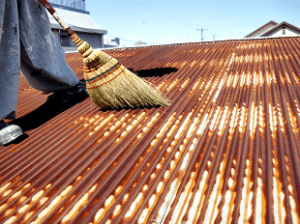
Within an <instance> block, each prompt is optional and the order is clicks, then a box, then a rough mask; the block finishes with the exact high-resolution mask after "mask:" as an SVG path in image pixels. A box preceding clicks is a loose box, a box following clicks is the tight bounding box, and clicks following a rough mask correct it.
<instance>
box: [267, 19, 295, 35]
mask: <svg viewBox="0 0 300 224" xmlns="http://www.w3.org/2000/svg"><path fill="white" fill-rule="evenodd" d="M283 25H285V26H288V27H290V28H292V29H294V30H297V31H298V32H300V28H298V27H296V26H294V25H292V24H290V23H288V22H285V21H283V22H282V23H280V24H277V25H276V26H275V27H273V28H272V29H270V30H268V31H266V32H265V33H263V34H262V35H261V36H262V37H263V36H266V35H268V34H270V33H272V32H273V31H275V30H276V29H278V28H279V27H281V26H283Z"/></svg>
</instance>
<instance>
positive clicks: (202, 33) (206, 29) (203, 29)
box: [197, 29, 208, 41]
mask: <svg viewBox="0 0 300 224" xmlns="http://www.w3.org/2000/svg"><path fill="white" fill-rule="evenodd" d="M203 30H208V29H197V31H201V41H203Z"/></svg>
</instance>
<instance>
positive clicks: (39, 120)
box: [10, 94, 88, 144]
mask: <svg viewBox="0 0 300 224" xmlns="http://www.w3.org/2000/svg"><path fill="white" fill-rule="evenodd" d="M87 97H88V95H87V94H85V95H79V96H78V95H74V96H69V95H66V94H62V95H55V94H51V95H50V96H48V99H47V101H46V102H45V103H44V104H42V105H41V106H40V107H38V108H37V109H35V110H34V111H32V112H30V113H29V114H27V115H25V116H23V117H21V118H18V119H16V120H13V121H11V122H10V124H16V125H19V126H20V127H21V128H22V130H23V132H24V134H23V135H22V136H20V137H19V138H17V139H16V140H14V141H13V142H11V143H10V144H18V143H20V142H22V141H24V140H25V139H26V138H28V135H27V134H26V133H25V132H27V131H29V130H32V129H35V128H37V127H39V126H41V125H43V124H44V123H46V122H47V121H49V120H51V119H52V118H54V117H55V116H57V115H58V114H60V113H62V112H64V111H66V110H68V109H69V108H71V107H72V106H74V105H76V104H77V103H80V102H82V101H83V100H85V99H86V98H87Z"/></svg>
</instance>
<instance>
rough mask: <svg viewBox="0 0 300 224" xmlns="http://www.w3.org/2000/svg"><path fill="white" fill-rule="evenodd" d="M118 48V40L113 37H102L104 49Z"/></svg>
mask: <svg viewBox="0 0 300 224" xmlns="http://www.w3.org/2000/svg"><path fill="white" fill-rule="evenodd" d="M119 46H120V38H118V37H115V38H112V37H107V36H104V45H103V47H104V48H112V47H119Z"/></svg>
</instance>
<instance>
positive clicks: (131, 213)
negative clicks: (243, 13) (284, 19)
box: [0, 37, 300, 224]
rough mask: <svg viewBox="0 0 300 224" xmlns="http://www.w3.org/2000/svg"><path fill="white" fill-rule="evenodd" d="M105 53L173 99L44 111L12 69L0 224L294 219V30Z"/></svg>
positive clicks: (299, 95)
mask: <svg viewBox="0 0 300 224" xmlns="http://www.w3.org/2000/svg"><path fill="white" fill-rule="evenodd" d="M107 53H109V54H110V55H112V56H113V57H115V58H117V59H118V60H119V61H120V62H121V63H122V64H124V65H125V66H126V67H127V68H130V69H133V71H135V72H137V73H138V74H139V75H141V76H144V77H145V79H147V80H148V81H149V82H152V83H154V84H155V85H156V86H157V87H158V88H159V89H160V90H161V91H162V92H163V93H164V94H165V95H166V96H167V97H169V98H170V99H171V100H172V104H171V106H169V107H167V108H152V109H136V110H121V111H115V110H111V111H101V110H99V108H97V107H95V106H94V105H93V104H92V103H91V101H90V99H89V98H87V99H85V100H83V101H81V102H79V103H77V104H74V105H73V106H69V107H67V108H62V107H59V108H58V110H59V111H60V112H61V113H58V114H55V115H53V116H50V115H51V114H49V113H48V114H47V113H46V114H47V116H46V115H45V116H43V115H42V114H38V113H36V112H35V111H43V110H41V108H43V103H45V102H46V100H47V97H48V95H43V94H41V93H40V92H38V91H36V90H33V89H31V88H29V87H28V84H26V82H25V81H24V79H23V78H21V81H20V95H19V106H18V119H17V121H16V122H21V123H20V124H22V125H24V127H26V128H25V130H26V134H27V135H28V136H27V138H25V139H23V141H19V142H16V143H14V144H11V145H9V146H5V147H1V148H0V223H5V224H8V223H34V224H35V223H83V224H88V223H105V224H118V223H130V224H132V223H149V224H150V223H157V224H158V223H174V224H177V223H185V224H187V223H189V224H190V223H206V224H210V223H262V224H268V223H276V224H280V223H294V224H296V223H300V219H299V216H300V163H299V159H300V156H299V150H300V147H299V145H300V142H299V140H300V135H299V127H300V102H299V101H300V89H299V81H300V39H298V38H297V37H294V38H277V39H276V38H275V39H253V40H230V41H223V42H222V41H220V42H209V43H190V44H177V45H175V44H174V45H165V46H150V47H143V48H127V49H117V50H109V51H107ZM67 60H68V62H69V64H70V66H71V67H72V68H73V70H74V71H75V72H76V73H77V74H78V76H79V77H80V78H83V74H82V68H81V66H82V62H81V56H80V55H79V54H69V55H67ZM41 105H42V106H41ZM55 105H56V104H52V106H53V107H54V109H53V111H55V109H56V108H55ZM44 111H45V110H44ZM40 116H41V117H40ZM49 116H50V117H49ZM32 117H36V119H37V120H39V119H40V120H41V121H40V122H37V123H36V124H34V125H30V124H28V121H30V119H32Z"/></svg>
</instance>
